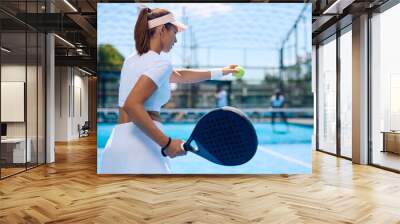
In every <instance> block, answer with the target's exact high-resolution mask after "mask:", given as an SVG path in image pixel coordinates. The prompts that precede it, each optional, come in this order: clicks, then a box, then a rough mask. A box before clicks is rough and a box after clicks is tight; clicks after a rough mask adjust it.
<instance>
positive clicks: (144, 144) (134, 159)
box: [101, 121, 170, 174]
mask: <svg viewBox="0 0 400 224" xmlns="http://www.w3.org/2000/svg"><path fill="white" fill-rule="evenodd" d="M154 123H155V124H156V125H157V127H158V128H160V129H161V128H162V124H161V123H159V122H157V121H154ZM101 173H103V174H168V173H170V164H169V159H168V158H166V157H164V156H162V154H161V150H160V146H159V145H158V144H157V143H156V142H154V141H153V140H152V139H151V138H150V137H148V136H147V135H146V134H145V133H144V132H142V130H141V129H140V128H139V127H138V126H136V125H135V124H134V123H132V122H128V123H124V124H117V125H116V126H115V127H114V129H113V130H112V132H111V136H110V137H109V139H108V141H107V144H106V146H105V148H104V151H103V161H102V164H101Z"/></svg>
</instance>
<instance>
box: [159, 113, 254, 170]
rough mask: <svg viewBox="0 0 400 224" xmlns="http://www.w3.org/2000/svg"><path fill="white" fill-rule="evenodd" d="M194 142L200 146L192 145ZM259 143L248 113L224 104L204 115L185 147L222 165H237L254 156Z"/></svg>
mask: <svg viewBox="0 0 400 224" xmlns="http://www.w3.org/2000/svg"><path fill="white" fill-rule="evenodd" d="M192 141H195V142H196V145H197V148H194V147H192V146H191V145H190V143H191V142H192ZM257 146H258V140H257V135H256V131H255V129H254V127H253V125H252V124H251V122H250V120H249V119H248V118H247V117H246V115H245V114H244V113H243V112H241V111H240V110H238V109H236V108H234V107H222V108H218V109H215V110H212V111H210V112H208V113H207V114H206V115H204V116H203V117H202V118H200V120H199V121H198V122H197V124H196V126H195V128H194V130H193V132H192V134H191V135H190V137H189V139H188V140H187V142H185V143H184V144H183V145H182V148H183V149H184V150H186V151H190V152H192V153H195V154H197V155H199V156H201V157H203V158H205V159H207V160H209V161H211V162H213V163H216V164H219V165H224V166H237V165H241V164H244V163H246V162H247V161H249V160H250V159H251V158H253V156H254V154H255V153H256V150H257ZM163 155H165V153H163Z"/></svg>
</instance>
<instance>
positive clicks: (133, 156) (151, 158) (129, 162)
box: [101, 51, 172, 174]
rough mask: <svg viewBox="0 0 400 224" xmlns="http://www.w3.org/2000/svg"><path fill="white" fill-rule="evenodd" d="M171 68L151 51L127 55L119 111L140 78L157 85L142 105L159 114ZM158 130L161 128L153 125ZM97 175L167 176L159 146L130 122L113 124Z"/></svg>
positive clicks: (167, 91)
mask: <svg viewBox="0 0 400 224" xmlns="http://www.w3.org/2000/svg"><path fill="white" fill-rule="evenodd" d="M171 73H172V65H171V62H170V60H169V59H167V58H164V57H163V56H162V55H159V54H158V53H156V52H154V51H148V52H147V53H145V54H143V55H141V56H139V55H137V54H136V55H131V56H129V57H128V58H126V59H125V61H124V64H123V66H122V71H121V79H120V86H119V102H118V105H119V107H122V106H123V104H124V102H125V100H126V98H127V97H128V95H129V93H130V91H131V90H132V88H133V87H134V86H135V83H136V82H137V80H138V79H139V77H140V76H141V75H146V76H148V77H149V78H150V79H152V80H153V81H154V83H155V84H156V85H157V89H156V91H155V92H154V93H153V95H151V96H150V97H149V98H148V99H147V100H146V102H145V103H144V108H145V110H147V111H160V109H161V106H162V105H164V104H165V103H167V102H168V100H169V98H170V96H171V90H170V86H169V78H170V75H171ZM153 122H154V123H155V124H156V125H157V127H158V128H160V129H161V128H162V124H161V123H160V122H157V121H153ZM101 173H104V174H149V173H151V174H164V173H170V165H169V159H168V158H166V157H163V156H162V155H161V150H160V146H159V145H158V144H157V143H156V142H154V141H153V140H152V139H151V138H150V137H148V136H147V135H146V134H145V133H144V132H142V130H141V129H140V128H139V127H137V126H136V125H135V124H134V123H133V122H128V123H125V124H117V125H116V126H115V127H114V129H113V130H112V133H111V136H110V137H109V139H108V141H107V144H106V146H105V148H104V151H103V160H102V164H101Z"/></svg>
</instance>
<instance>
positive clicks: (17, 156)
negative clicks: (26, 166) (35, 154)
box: [1, 138, 32, 163]
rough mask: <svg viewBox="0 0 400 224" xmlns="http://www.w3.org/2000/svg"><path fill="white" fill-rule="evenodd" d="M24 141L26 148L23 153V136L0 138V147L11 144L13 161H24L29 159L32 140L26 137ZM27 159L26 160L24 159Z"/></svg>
mask: <svg viewBox="0 0 400 224" xmlns="http://www.w3.org/2000/svg"><path fill="white" fill-rule="evenodd" d="M26 142H27V143H28V145H27V146H28V147H27V148H26V154H25V138H6V139H1V144H2V147H4V146H7V147H9V146H12V147H13V150H12V151H13V160H12V162H13V163H25V162H30V161H31V157H32V154H31V145H32V141H31V139H30V138H27V140H26ZM25 159H27V161H25Z"/></svg>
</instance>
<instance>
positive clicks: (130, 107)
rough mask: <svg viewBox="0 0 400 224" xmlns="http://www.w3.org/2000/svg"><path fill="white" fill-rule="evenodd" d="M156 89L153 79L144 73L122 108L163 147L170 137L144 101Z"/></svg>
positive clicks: (131, 119) (130, 118)
mask: <svg viewBox="0 0 400 224" xmlns="http://www.w3.org/2000/svg"><path fill="white" fill-rule="evenodd" d="M156 89H157V86H156V84H155V83H154V82H153V80H151V79H150V78H149V77H147V76H145V75H142V76H141V77H140V78H139V80H138V81H137V82H136V84H135V86H134V87H133V89H132V90H131V92H130V93H129V95H128V97H127V99H126V100H125V103H124V105H123V107H122V109H123V110H124V111H126V113H127V114H128V117H129V120H130V121H133V122H134V123H135V124H136V125H137V126H138V127H139V128H140V129H141V130H142V131H143V132H144V133H145V134H147V135H148V136H149V137H150V138H151V139H153V140H154V141H155V142H156V143H157V144H158V145H160V146H161V147H162V146H164V145H166V144H167V143H168V137H167V136H166V135H165V134H164V133H163V132H162V131H161V130H160V129H159V128H158V127H157V126H156V125H155V124H154V122H153V120H152V119H151V117H150V115H149V114H148V113H147V112H146V110H145V108H144V102H145V101H146V100H147V99H148V98H149V97H150V96H151V95H152V94H153V93H154V91H156Z"/></svg>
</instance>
